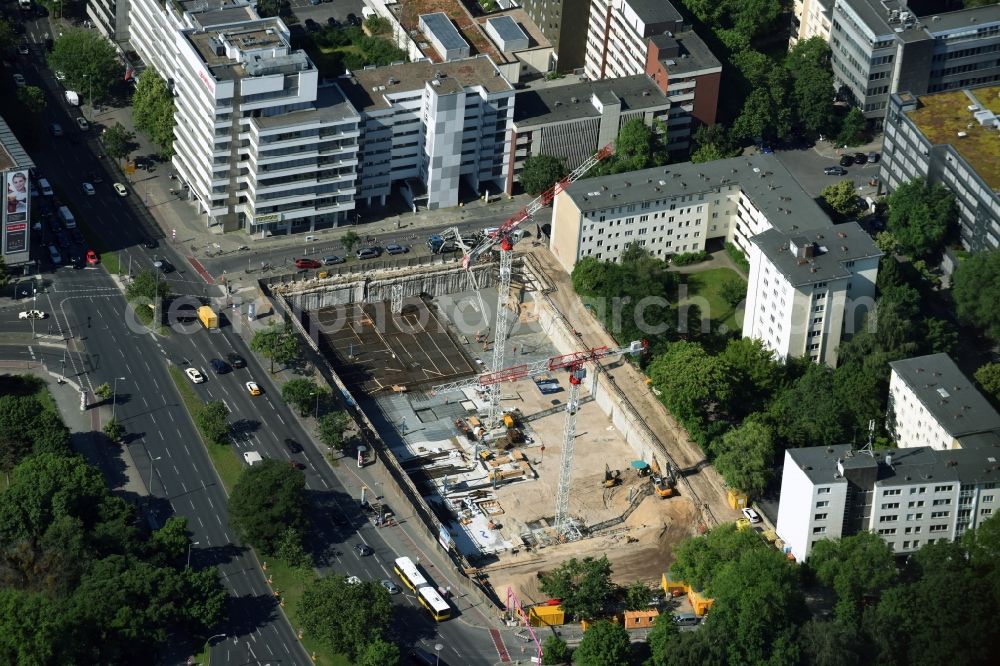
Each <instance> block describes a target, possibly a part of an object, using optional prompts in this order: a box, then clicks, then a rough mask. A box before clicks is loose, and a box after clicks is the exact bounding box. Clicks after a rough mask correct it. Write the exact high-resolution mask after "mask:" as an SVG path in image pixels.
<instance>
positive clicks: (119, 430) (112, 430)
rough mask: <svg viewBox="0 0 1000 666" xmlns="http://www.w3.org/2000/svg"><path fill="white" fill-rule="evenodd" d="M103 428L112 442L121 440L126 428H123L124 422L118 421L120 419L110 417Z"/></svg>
mask: <svg viewBox="0 0 1000 666" xmlns="http://www.w3.org/2000/svg"><path fill="white" fill-rule="evenodd" d="M102 430H103V432H104V434H105V436H107V438H108V439H110V440H111V441H112V442H117V441H120V440H121V438H122V437H123V436H124V435H125V428H123V427H122V424H121V423H119V422H118V419H110V420H109V421H108V422H107V423H105V424H104V428H103V429H102Z"/></svg>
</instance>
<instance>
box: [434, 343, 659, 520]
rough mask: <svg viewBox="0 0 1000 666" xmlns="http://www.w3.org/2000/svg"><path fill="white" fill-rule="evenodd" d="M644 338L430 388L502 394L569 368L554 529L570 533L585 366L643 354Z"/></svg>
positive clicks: (485, 373) (439, 390) (563, 355)
mask: <svg viewBox="0 0 1000 666" xmlns="http://www.w3.org/2000/svg"><path fill="white" fill-rule="evenodd" d="M646 346H647V343H646V341H645V340H634V341H633V342H631V343H629V344H628V345H626V346H624V347H595V348H593V349H586V350H584V351H579V352H573V353H571V354H562V355H560V356H553V357H551V358H547V359H543V360H540V361H535V362H533V363H525V364H522V365H516V366H513V367H510V368H504V369H502V370H494V371H492V372H484V373H483V374H481V375H477V376H475V377H469V378H467V379H463V380H459V381H455V382H449V383H447V384H439V385H438V386H435V387H433V388H432V389H431V391H432V392H433V393H450V392H452V391H461V390H464V389H476V390H479V391H487V392H488V393H489V394H490V395H492V391H493V390H496V392H497V394H498V395H499V390H500V385H501V384H503V383H504V382H513V381H516V380H518V379H525V378H528V377H535V376H537V375H542V374H546V373H548V372H552V371H555V370H568V371H569V399H568V400H567V401H566V425H565V427H564V428H563V447H562V455H561V456H560V458H559V486H558V487H557V490H556V513H555V525H554V527H555V529H556V531H557V532H558V533H559V534H561V535H568V534H571V533H572V532H573V531H574V530H575V527H574V525H573V521H572V519H571V518H570V516H569V485H570V475H571V473H572V469H573V444H574V442H575V440H576V413H577V411H578V410H579V407H580V384H581V383H582V382H583V379H584V378H585V377H586V372H585V370H584V366H585V365H587V364H588V363H596V362H599V361H601V360H603V359H605V358H608V357H609V356H617V355H619V354H630V355H632V356H635V355H638V354H641V353H642V352H643V350H645V349H646Z"/></svg>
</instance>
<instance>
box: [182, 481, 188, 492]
mask: <svg viewBox="0 0 1000 666" xmlns="http://www.w3.org/2000/svg"><path fill="white" fill-rule="evenodd" d="M181 488H183V489H184V492H187V491H188V487H187V484H185V483H184V482H183V481H181Z"/></svg>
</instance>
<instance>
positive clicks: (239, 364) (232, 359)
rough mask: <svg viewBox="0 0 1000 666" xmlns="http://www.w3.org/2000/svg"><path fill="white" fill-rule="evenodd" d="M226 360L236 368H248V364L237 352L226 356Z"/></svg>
mask: <svg viewBox="0 0 1000 666" xmlns="http://www.w3.org/2000/svg"><path fill="white" fill-rule="evenodd" d="M226 360H227V361H229V364H230V365H231V366H233V367H234V368H237V369H239V368H245V367H247V362H246V361H245V360H244V359H243V357H242V356H240V355H239V354H237V353H236V352H229V354H227V355H226Z"/></svg>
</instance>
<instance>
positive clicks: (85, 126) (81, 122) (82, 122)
mask: <svg viewBox="0 0 1000 666" xmlns="http://www.w3.org/2000/svg"><path fill="white" fill-rule="evenodd" d="M76 126H77V127H79V128H80V131H81V132H86V131H87V130H89V129H90V123H88V122H87V119H86V118H83V117H80V118H77V119H76Z"/></svg>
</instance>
